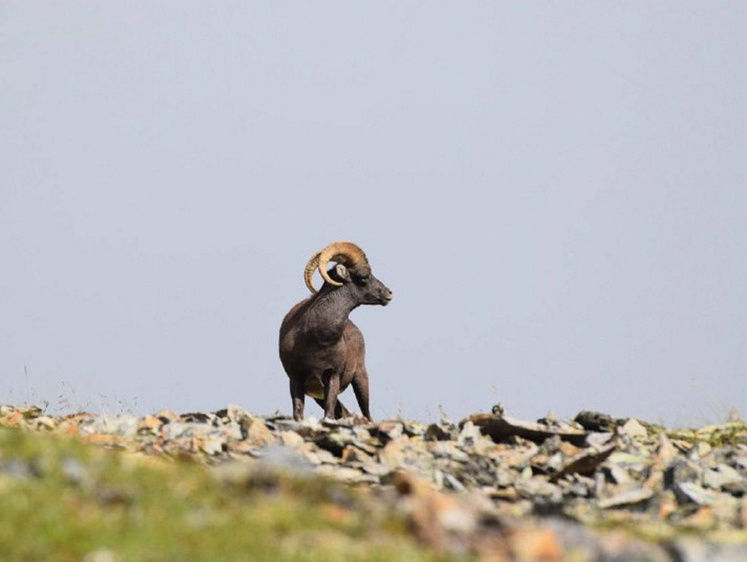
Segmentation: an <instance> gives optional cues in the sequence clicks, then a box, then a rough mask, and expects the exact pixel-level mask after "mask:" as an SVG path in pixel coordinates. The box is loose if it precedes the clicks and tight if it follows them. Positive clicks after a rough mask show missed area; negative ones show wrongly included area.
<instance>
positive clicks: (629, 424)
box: [619, 418, 648, 439]
mask: <svg viewBox="0 0 747 562" xmlns="http://www.w3.org/2000/svg"><path fill="white" fill-rule="evenodd" d="M619 430H620V432H622V433H624V434H626V435H630V436H631V437H633V438H637V439H645V438H646V437H648V430H647V429H646V428H645V427H643V425H642V424H641V422H639V421H638V420H637V419H635V418H630V419H628V421H626V422H625V423H624V424H623V425H622V426H621V427H620V428H619Z"/></svg>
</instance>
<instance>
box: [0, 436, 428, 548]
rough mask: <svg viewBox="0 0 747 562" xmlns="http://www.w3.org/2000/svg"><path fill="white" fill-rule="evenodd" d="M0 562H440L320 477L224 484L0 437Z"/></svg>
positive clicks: (188, 470) (169, 465)
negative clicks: (87, 559) (101, 559)
mask: <svg viewBox="0 0 747 562" xmlns="http://www.w3.org/2000/svg"><path fill="white" fill-rule="evenodd" d="M0 506H2V507H1V508H0V559H2V560H53V561H57V560H59V561H66V560H71V561H72V560H81V559H82V558H83V557H84V556H85V555H87V554H89V553H91V552H94V551H98V550H103V549H106V550H108V551H111V552H112V553H114V554H115V555H116V556H117V560H137V561H148V560H154V561H156V560H158V561H162V560H190V561H199V560H216V559H221V560H299V561H303V560H308V561H315V560H325V561H327V560H329V561H334V560H340V561H342V560H344V561H345V562H349V561H351V560H382V561H384V560H435V559H438V557H437V556H436V555H435V554H434V553H432V552H429V551H426V550H424V549H422V548H421V547H420V546H419V545H418V544H416V543H415V542H414V541H413V540H412V539H411V538H410V537H409V536H408V535H407V533H406V531H405V529H404V527H403V525H402V523H401V522H400V521H398V520H397V519H396V518H392V517H391V515H390V514H389V515H387V514H386V513H376V512H375V511H371V510H367V509H366V508H365V506H364V502H363V498H361V497H359V496H356V495H355V494H354V493H353V492H352V491H350V490H348V489H346V488H343V487H341V486H337V485H334V484H332V483H329V482H326V481H322V480H319V479H302V478H298V477H292V476H287V475H286V476H284V475H280V474H262V475H256V474H252V473H249V472H247V473H245V476H242V477H238V478H230V479H227V478H223V479H221V478H219V477H216V476H215V474H213V473H212V472H211V471H210V469H208V468H206V467H203V466H200V465H197V464H196V463H190V462H173V461H172V462H168V461H162V460H156V459H148V458H140V459H138V458H136V457H133V456H132V455H126V454H123V453H115V452H113V451H107V450H103V449H99V448H95V447H90V446H86V445H84V444H82V443H80V442H79V441H77V440H74V439H65V438H60V437H50V436H44V435H38V434H31V433H26V432H22V431H18V430H13V429H0Z"/></svg>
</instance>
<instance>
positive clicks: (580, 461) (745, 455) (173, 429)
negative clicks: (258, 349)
mask: <svg viewBox="0 0 747 562" xmlns="http://www.w3.org/2000/svg"><path fill="white" fill-rule="evenodd" d="M0 425H2V426H6V427H14V428H19V429H21V430H26V431H31V432H43V433H50V434H58V435H68V436H76V437H78V438H79V439H81V440H83V441H85V442H88V443H91V444H94V445H98V446H103V447H107V448H115V449H119V450H122V451H125V452H130V453H133V454H136V455H140V456H142V455H146V456H155V457H163V458H166V459H180V458H191V459H195V460H197V461H198V462H200V463H204V464H205V465H208V466H209V467H210V471H212V472H213V473H214V474H215V477H216V478H217V479H219V480H231V479H235V478H240V477H241V475H242V474H245V472H246V471H247V470H250V471H253V473H254V474H257V473H276V472H285V473H293V474H298V475H307V476H311V477H316V476H319V477H324V478H327V479H331V480H334V481H339V482H341V483H343V485H344V486H346V487H353V488H356V489H360V490H363V491H364V493H365V494H366V498H367V501H368V502H370V504H371V505H372V506H378V507H377V509H381V510H390V511H391V512H392V513H395V514H397V515H398V516H400V517H402V518H404V519H405V520H406V521H407V523H408V525H409V528H410V529H411V532H412V533H413V535H414V536H415V537H417V539H418V541H419V542H420V543H421V544H422V545H423V547H424V548H427V549H432V550H433V551H434V552H442V553H446V555H456V556H463V555H465V556H467V555H471V556H475V557H477V558H478V559H484V560H496V561H500V560H545V561H554V560H578V561H596V560H620V561H622V560H630V561H634V560H635V561H639V560H651V561H659V560H661V561H700V560H723V561H735V562H736V561H742V560H747V423H746V422H743V421H733V422H729V423H724V424H720V425H713V426H708V427H703V428H700V429H697V430H667V429H665V428H663V427H659V426H654V425H651V424H647V423H645V422H642V421H639V420H636V419H632V418H630V419H614V418H612V417H610V416H607V415H604V414H600V413H594V412H581V413H580V414H579V415H578V416H576V418H575V419H574V420H573V421H570V422H563V421H560V420H556V419H551V418H550V419H548V418H545V419H542V420H538V421H537V422H525V421H520V420H516V419H514V418H512V417H510V416H507V415H505V414H504V413H503V409H502V407H500V406H496V407H494V408H493V413H490V414H474V415H472V416H469V417H467V418H466V419H464V420H461V421H460V422H458V423H454V422H452V421H449V420H442V421H441V422H440V423H432V424H422V423H417V422H414V421H408V420H399V419H395V420H386V421H381V422H377V423H373V424H371V423H364V420H355V421H352V420H350V421H343V422H337V423H328V422H325V421H319V420H316V419H313V418H308V419H306V420H305V421H303V422H296V421H293V420H292V419H290V418H288V417H286V416H281V415H274V416H258V415H254V414H251V413H248V412H246V411H244V410H242V409H241V408H239V407H237V406H229V407H228V408H226V409H224V410H220V411H217V412H212V413H187V414H177V413H174V412H170V411H161V412H158V413H157V414H154V415H148V416H144V417H136V416H132V415H93V414H87V413H79V414H74V415H69V416H49V415H46V414H45V413H44V412H43V411H42V410H41V409H40V408H36V407H24V408H21V407H14V406H0ZM7 470H9V468H8V465H6V464H4V463H3V462H2V451H0V474H2V473H3V471H7Z"/></svg>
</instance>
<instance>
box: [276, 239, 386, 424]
mask: <svg viewBox="0 0 747 562" xmlns="http://www.w3.org/2000/svg"><path fill="white" fill-rule="evenodd" d="M330 261H332V262H336V263H337V265H335V267H333V268H330V270H329V271H327V265H328V264H329V262H330ZM316 269H319V273H321V275H322V277H323V278H324V281H325V283H324V284H323V285H322V288H321V289H320V290H319V292H317V291H316V289H315V288H314V284H313V283H312V276H313V275H314V271H315V270H316ZM304 280H305V281H306V286H307V287H308V288H309V290H310V291H311V292H312V293H313V294H312V296H311V297H309V298H308V299H306V300H304V301H301V302H300V303H298V304H297V305H296V306H294V307H293V308H292V309H291V310H290V312H288V314H286V315H285V318H284V319H283V323H282V325H281V326H280V361H281V362H282V363H283V368H284V369H285V372H286V373H287V374H288V378H289V379H290V393H291V399H292V401H293V417H294V419H296V420H300V419H303V408H304V394H308V395H309V396H311V397H312V398H314V400H316V402H317V403H318V404H319V405H320V406H321V407H322V408H324V417H325V418H329V419H337V418H341V417H343V416H350V415H351V413H350V411H348V409H347V408H345V407H344V406H343V405H342V403H341V402H340V401H339V400H338V395H339V394H340V393H341V392H342V391H343V390H345V389H346V388H347V387H348V385H350V383H352V384H353V390H354V391H355V397H356V399H357V400H358V405H359V406H360V408H361V413H362V414H363V415H364V416H365V417H366V418H368V419H369V420H370V419H371V412H370V411H369V408H368V373H367V372H366V365H365V361H364V355H365V344H364V342H363V334H361V331H360V330H359V329H358V328H357V326H356V325H355V324H353V323H352V322H351V321H350V320H349V319H348V315H349V314H350V312H351V311H352V310H353V309H355V308H357V307H358V306H360V305H362V304H381V305H387V304H388V303H389V301H390V300H392V292H391V291H390V290H389V289H388V288H387V287H385V286H384V284H383V283H382V282H381V281H379V280H378V279H377V278H376V277H374V276H373V274H372V273H371V266H370V265H369V263H368V259H367V258H366V254H364V253H363V250H361V249H360V248H359V247H358V246H356V245H355V244H353V243H352V242H333V243H332V244H330V245H329V246H327V247H326V248H324V249H323V250H320V251H318V252H317V253H315V254H314V255H313V256H312V257H311V259H310V260H309V262H308V263H307V264H306V268H305V269H304Z"/></svg>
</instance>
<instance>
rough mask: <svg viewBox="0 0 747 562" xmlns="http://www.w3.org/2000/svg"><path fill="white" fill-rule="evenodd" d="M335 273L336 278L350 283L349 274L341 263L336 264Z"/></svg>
mask: <svg viewBox="0 0 747 562" xmlns="http://www.w3.org/2000/svg"><path fill="white" fill-rule="evenodd" d="M335 273H337V276H338V277H339V278H340V279H342V280H343V281H345V282H349V281H350V272H349V271H348V268H347V267H345V266H344V265H342V264H341V263H338V264H337V265H335Z"/></svg>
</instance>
